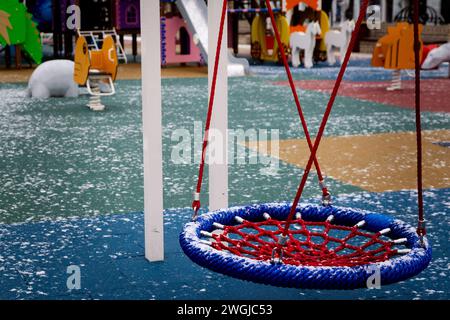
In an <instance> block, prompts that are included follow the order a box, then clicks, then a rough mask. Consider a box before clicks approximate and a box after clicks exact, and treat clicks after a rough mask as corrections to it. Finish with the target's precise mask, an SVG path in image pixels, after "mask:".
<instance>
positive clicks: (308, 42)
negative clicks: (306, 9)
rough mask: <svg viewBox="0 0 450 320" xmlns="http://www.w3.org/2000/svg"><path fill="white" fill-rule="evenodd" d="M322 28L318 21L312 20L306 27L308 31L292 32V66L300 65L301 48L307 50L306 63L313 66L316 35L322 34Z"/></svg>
mask: <svg viewBox="0 0 450 320" xmlns="http://www.w3.org/2000/svg"><path fill="white" fill-rule="evenodd" d="M321 33H322V30H321V29H320V25H319V23H318V22H310V23H308V26H307V27H306V32H292V33H291V36H290V38H289V43H290V46H291V52H292V66H293V67H299V66H300V63H301V62H300V50H305V58H304V64H305V68H307V69H309V68H311V67H312V66H313V54H314V48H315V47H316V36H317V35H320V34H321Z"/></svg>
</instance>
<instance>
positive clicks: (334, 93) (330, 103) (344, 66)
mask: <svg viewBox="0 0 450 320" xmlns="http://www.w3.org/2000/svg"><path fill="white" fill-rule="evenodd" d="M368 3H369V0H363V1H362V4H361V8H360V12H359V17H358V20H357V22H356V25H355V30H354V31H353V34H352V38H351V40H350V43H349V45H348V49H347V52H346V54H345V57H344V61H343V62H342V65H341V69H340V70H339V74H338V77H337V79H336V82H335V84H334V88H333V91H332V93H331V96H330V100H329V101H328V104H327V108H326V110H325V114H324V115H323V118H322V122H321V124H320V127H319V131H318V133H317V137H316V139H315V141H314V146H313V149H312V151H311V155H310V156H309V160H308V164H307V165H306V168H305V171H304V173H303V177H302V180H301V181H300V185H299V187H298V189H297V193H296V195H295V198H294V202H293V203H292V207H291V211H290V212H289V216H288V218H287V221H286V224H285V227H284V230H283V234H282V238H280V240H279V243H280V244H283V242H284V241H285V240H286V237H287V233H288V231H289V227H290V225H291V222H292V218H293V217H294V215H295V209H296V208H297V205H298V202H299V201H300V197H301V196H302V193H303V189H304V188H305V184H306V180H307V179H308V175H309V172H310V170H311V166H312V164H313V160H314V158H315V156H316V153H317V150H318V149H319V145H320V141H321V139H322V136H323V133H324V131H325V127H326V125H327V122H328V118H329V116H330V113H331V110H332V108H333V105H334V101H335V100H336V96H337V93H338V90H339V87H340V85H341V82H342V78H343V77H344V73H345V70H346V69H347V65H348V61H349V60H350V55H351V53H352V51H353V47H354V46H355V43H356V38H357V35H358V33H359V29H360V27H361V23H362V21H363V19H364V17H365V15H366V11H367V6H368Z"/></svg>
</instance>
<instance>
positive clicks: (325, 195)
mask: <svg viewBox="0 0 450 320" xmlns="http://www.w3.org/2000/svg"><path fill="white" fill-rule="evenodd" d="M266 6H267V10H268V11H269V16H270V20H271V22H272V27H273V31H274V33H275V38H276V40H277V43H278V50H279V52H280V54H281V60H283V65H284V69H285V70H286V75H287V77H288V80H289V85H290V87H291V91H292V95H293V96H294V100H295V105H296V106H297V111H298V115H299V116H300V121H301V123H302V127H303V132H304V133H305V136H306V141H307V142H308V147H309V150H310V151H312V149H313V145H312V142H311V137H310V135H309V131H308V126H307V125H306V120H305V116H304V115H303V110H302V107H301V105H300V99H299V98H298V95H297V90H296V89H295V85H294V80H293V79H292V74H291V70H290V69H289V65H288V61H287V58H286V54H285V52H284V48H283V44H282V42H281V37H280V32H279V31H278V27H277V23H276V21H275V16H274V14H273V10H272V6H271V4H270V1H269V0H266ZM314 166H315V167H316V171H317V176H318V178H319V184H320V186H321V188H322V197H323V200H325V199H327V198H329V196H330V193H329V192H328V189H327V187H326V186H325V184H324V182H323V176H322V171H321V170H320V166H319V162H318V161H317V158H316V156H315V155H314ZM327 200H328V201H329V199H327Z"/></svg>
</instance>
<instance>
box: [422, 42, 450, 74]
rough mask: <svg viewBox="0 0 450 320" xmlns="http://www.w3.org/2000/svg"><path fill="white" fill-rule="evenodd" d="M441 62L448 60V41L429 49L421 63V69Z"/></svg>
mask: <svg viewBox="0 0 450 320" xmlns="http://www.w3.org/2000/svg"><path fill="white" fill-rule="evenodd" d="M443 62H450V42H447V43H446V44H443V45H442V46H440V47H438V48H435V49H433V50H431V51H430V53H429V54H428V56H427V58H426V59H425V61H424V62H423V63H422V69H425V70H427V69H434V68H437V67H438V66H439V65H440V64H441V63H443Z"/></svg>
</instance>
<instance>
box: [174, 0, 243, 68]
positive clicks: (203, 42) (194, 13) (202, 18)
mask: <svg viewBox="0 0 450 320" xmlns="http://www.w3.org/2000/svg"><path fill="white" fill-rule="evenodd" d="M176 4H177V7H178V10H180V13H181V15H182V16H183V18H184V19H185V20H186V22H187V25H188V27H189V29H190V31H191V33H192V34H193V36H194V42H195V43H196V44H197V46H198V47H199V48H200V51H201V52H202V55H203V58H204V59H205V60H206V61H208V8H207V6H206V3H205V1H204V0H177V1H176ZM225 30H226V29H225ZM249 70H250V65H249V63H248V61H247V59H243V58H237V57H235V56H234V55H233V54H232V53H231V52H230V51H228V76H229V77H239V76H245V75H247V74H248V73H249Z"/></svg>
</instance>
